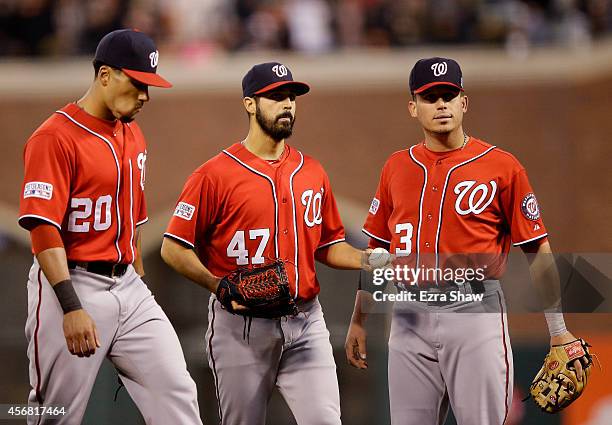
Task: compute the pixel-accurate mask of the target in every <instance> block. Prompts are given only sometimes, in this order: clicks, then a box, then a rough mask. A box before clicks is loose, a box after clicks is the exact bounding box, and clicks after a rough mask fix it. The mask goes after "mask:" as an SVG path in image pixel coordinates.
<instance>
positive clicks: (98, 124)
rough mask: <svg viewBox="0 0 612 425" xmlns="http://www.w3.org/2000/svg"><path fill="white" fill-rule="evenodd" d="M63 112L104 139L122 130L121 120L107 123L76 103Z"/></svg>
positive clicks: (66, 107) (65, 108) (69, 105)
mask: <svg viewBox="0 0 612 425" xmlns="http://www.w3.org/2000/svg"><path fill="white" fill-rule="evenodd" d="M62 111H64V112H65V113H67V114H68V115H70V116H71V117H72V118H74V119H75V121H77V122H78V123H80V124H82V125H84V126H85V127H87V128H89V129H90V130H93V131H95V132H96V133H99V134H100V135H101V136H104V137H112V135H113V133H114V132H116V131H118V130H120V129H121V126H122V123H121V121H119V120H114V121H107V120H103V119H101V118H97V117H94V116H93V115H90V114H88V113H87V112H85V111H84V110H83V109H81V108H80V107H79V106H78V105H77V104H76V103H69V104H68V105H66V106H65V107H64V108H62Z"/></svg>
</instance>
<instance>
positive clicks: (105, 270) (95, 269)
mask: <svg viewBox="0 0 612 425" xmlns="http://www.w3.org/2000/svg"><path fill="white" fill-rule="evenodd" d="M128 265H129V264H116V263H108V262H106V261H91V262H89V263H87V262H82V261H68V268H69V269H81V270H85V271H88V272H89V273H95V274H99V275H102V276H106V277H121V276H123V275H124V274H125V272H126V271H127V269H128Z"/></svg>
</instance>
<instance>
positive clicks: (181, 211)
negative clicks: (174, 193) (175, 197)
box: [174, 202, 195, 221]
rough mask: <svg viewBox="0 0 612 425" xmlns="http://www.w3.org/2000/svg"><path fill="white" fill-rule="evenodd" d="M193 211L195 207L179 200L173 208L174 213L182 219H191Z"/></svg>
mask: <svg viewBox="0 0 612 425" xmlns="http://www.w3.org/2000/svg"><path fill="white" fill-rule="evenodd" d="M194 211H195V207H194V206H193V205H190V204H188V203H186V202H179V203H178V205H177V206H176V209H175V210H174V215H175V216H177V217H179V218H182V219H183V220H187V221H189V220H191V219H192V218H193V213H194Z"/></svg>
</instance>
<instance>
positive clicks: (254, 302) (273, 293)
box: [216, 260, 298, 319]
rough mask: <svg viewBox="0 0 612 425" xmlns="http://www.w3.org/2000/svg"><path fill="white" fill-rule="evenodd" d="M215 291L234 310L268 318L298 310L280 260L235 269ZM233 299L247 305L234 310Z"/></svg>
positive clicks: (234, 311)
mask: <svg viewBox="0 0 612 425" xmlns="http://www.w3.org/2000/svg"><path fill="white" fill-rule="evenodd" d="M216 295H217V299H218V300H219V302H220V303H221V305H222V306H223V308H225V309H226V310H227V311H229V312H230V313H234V314H241V315H244V316H251V317H263V318H268V319H276V318H279V317H283V316H295V315H297V314H298V308H297V305H296V304H295V301H294V299H293V297H292V296H291V291H290V290H289V280H288V278H287V271H286V270H285V265H284V263H283V262H282V261H281V260H276V261H274V262H273V263H271V264H268V265H264V266H258V267H252V268H240V269H238V270H235V271H233V272H232V273H230V274H228V275H227V276H225V277H224V278H223V279H221V282H220V283H219V287H218V288H217V294H216ZM232 301H236V302H237V303H238V304H241V305H243V306H244V307H247V309H246V310H235V309H234V308H233V306H232Z"/></svg>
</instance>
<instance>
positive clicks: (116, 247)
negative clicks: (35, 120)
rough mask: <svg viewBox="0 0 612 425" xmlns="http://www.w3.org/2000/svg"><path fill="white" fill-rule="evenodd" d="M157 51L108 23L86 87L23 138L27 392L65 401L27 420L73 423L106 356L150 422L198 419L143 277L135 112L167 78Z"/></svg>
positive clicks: (141, 163) (173, 338) (169, 332)
mask: <svg viewBox="0 0 612 425" xmlns="http://www.w3.org/2000/svg"><path fill="white" fill-rule="evenodd" d="M157 61H158V51H157V49H156V47H155V44H154V43H153V40H151V39H150V38H149V37H148V36H146V35H145V34H143V33H140V32H136V31H132V30H118V31H114V32H111V33H109V34H107V35H106V36H105V37H104V38H103V39H102V40H101V41H100V43H99V45H98V48H97V50H96V57H95V60H94V69H95V79H94V82H93V83H92V85H91V86H90V88H89V90H88V91H87V93H86V94H85V96H83V97H82V98H81V99H80V100H78V101H77V102H76V103H70V104H68V105H66V106H65V107H63V108H62V109H60V110H58V111H56V112H55V113H54V114H53V115H52V116H51V117H49V118H48V119H47V120H46V121H45V122H44V123H43V124H42V125H41V126H40V127H39V128H38V129H37V130H36V131H35V132H34V134H33V135H32V136H31V137H30V139H29V140H28V142H27V144H26V146H25V150H24V160H25V178H24V183H23V194H22V197H21V206H20V217H19V224H20V225H21V226H23V227H24V228H26V229H27V230H29V231H30V233H31V239H32V248H33V252H34V254H35V260H34V264H33V266H32V268H31V270H30V274H29V280H28V319H27V324H26V335H27V338H28V357H29V360H30V385H31V387H32V389H31V391H30V396H29V404H30V405H31V406H54V407H60V408H63V410H64V412H65V413H64V414H63V415H59V416H47V417H43V416H39V417H35V416H30V417H28V424H44V423H54V424H80V423H81V420H82V418H83V414H84V412H85V408H86V406H87V401H88V400H89V395H90V392H91V388H92V386H93V384H94V381H95V379H96V376H97V374H98V369H99V368H100V365H101V363H102V361H103V360H104V358H105V357H106V358H108V359H109V360H110V361H111V362H112V363H113V364H114V365H115V367H116V369H117V371H118V373H119V376H120V377H121V380H122V382H123V383H124V385H125V386H126V388H127V390H128V391H129V393H130V395H131V396H132V398H133V400H134V402H135V403H136V405H137V406H138V408H139V409H140V411H141V413H142V415H143V417H144V419H145V421H146V423H147V424H163V425H167V424H170V423H181V424H201V423H202V422H201V420H200V416H199V408H198V403H197V394H196V386H195V383H194V382H193V380H192V379H191V377H190V375H189V373H188V372H187V368H186V364H185V359H184V356H183V352H182V350H181V347H180V344H179V340H178V338H177V335H176V333H175V331H174V329H173V327H172V325H171V324H170V322H169V320H168V318H167V317H166V315H165V314H164V312H163V311H162V309H161V308H160V306H159V305H158V304H157V303H156V302H155V300H154V298H153V296H152V294H151V292H150V291H149V289H148V288H147V286H146V285H145V284H144V282H143V281H142V280H141V276H144V269H143V264H142V258H141V256H140V251H139V246H140V243H139V242H140V227H139V226H140V225H142V224H144V223H145V222H146V221H147V212H146V206H145V199H144V185H145V162H146V159H147V149H146V143H145V139H144V137H143V135H142V132H141V130H140V128H139V127H138V125H137V124H136V123H135V122H133V119H134V116H135V115H136V114H137V113H138V112H139V110H140V109H141V108H142V106H143V105H144V103H145V102H147V101H148V100H149V93H148V86H158V87H171V84H170V83H168V82H167V81H166V80H164V79H163V78H162V77H160V76H159V75H157V74H156V70H157ZM62 328H63V329H62Z"/></svg>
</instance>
